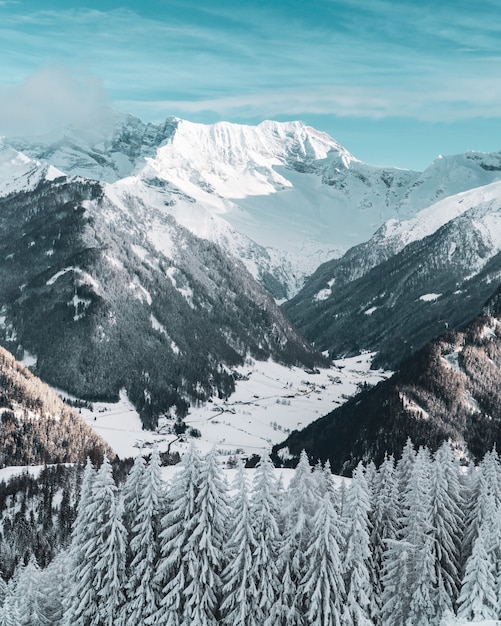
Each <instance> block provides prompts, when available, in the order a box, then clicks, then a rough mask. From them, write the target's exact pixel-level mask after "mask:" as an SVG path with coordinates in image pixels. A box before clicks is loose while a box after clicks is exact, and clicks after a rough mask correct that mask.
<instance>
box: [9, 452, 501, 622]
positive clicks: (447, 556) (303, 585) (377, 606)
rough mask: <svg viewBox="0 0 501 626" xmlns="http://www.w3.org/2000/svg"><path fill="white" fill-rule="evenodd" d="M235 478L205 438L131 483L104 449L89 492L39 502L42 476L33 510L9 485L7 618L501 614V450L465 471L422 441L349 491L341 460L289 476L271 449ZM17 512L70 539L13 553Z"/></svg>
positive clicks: (141, 471) (87, 481)
mask: <svg viewBox="0 0 501 626" xmlns="http://www.w3.org/2000/svg"><path fill="white" fill-rule="evenodd" d="M225 473H226V472H225V470H223V469H221V464H220V462H219V458H218V454H217V452H216V451H212V452H210V453H208V454H207V455H205V456H201V455H200V454H199V453H198V452H197V451H196V449H195V448H194V447H193V446H192V447H191V449H190V451H189V452H188V453H187V454H186V455H185V456H184V457H183V460H182V463H181V466H180V468H179V470H178V471H177V472H176V473H175V474H174V476H173V478H172V480H170V481H169V482H168V483H166V482H164V480H163V479H162V469H161V462H160V457H159V454H158V452H157V451H156V450H155V451H153V452H152V454H151V455H150V457H149V459H148V460H146V459H145V458H143V457H142V456H138V457H137V458H136V460H135V462H134V465H133V466H132V467H131V469H130V471H129V472H128V474H127V476H126V477H125V479H124V480H118V483H119V484H118V486H117V480H116V477H114V473H113V469H112V465H111V464H110V462H109V461H108V459H107V458H106V457H105V458H104V461H103V462H102V464H101V466H100V467H98V468H95V467H94V466H93V465H92V463H91V462H90V461H88V462H87V465H86V467H85V470H84V471H83V472H81V471H80V473H79V475H80V479H79V480H78V481H77V482H78V494H79V495H78V497H74V494H73V496H72V495H71V493H73V492H72V491H71V490H69V491H68V490H64V489H63V491H62V494H63V496H62V497H61V492H60V490H58V489H53V491H52V492H51V493H52V495H53V497H52V498H49V499H48V500H47V497H45V498H44V497H41V496H40V493H41V492H44V490H45V491H46V489H45V488H43V489H40V492H38V497H35V496H36V495H37V489H36V488H34V487H33V485H34V484H35V483H36V481H32V483H30V484H31V487H30V490H31V497H28V496H26V494H25V497H24V498H23V500H22V505H21V506H20V501H19V497H20V496H19V494H22V493H23V492H22V490H20V489H19V485H17V489H16V490H12V493H13V495H11V496H10V498H9V497H5V493H6V492H5V485H4V491H3V492H2V496H3V499H2V507H3V512H2V515H3V518H2V519H3V526H2V528H3V534H2V543H1V555H2V559H3V561H4V564H5V563H7V562H8V563H9V565H10V570H9V571H4V576H3V577H2V578H1V579H0V602H1V612H0V616H1V618H0V624H9V625H13V626H17V625H23V626H39V625H47V626H49V625H51V626H117V625H125V624H127V625H128V624H144V625H150V624H151V625H153V624H155V625H166V626H184V625H186V626H187V625H188V624H189V625H190V626H211V625H212V626H216V625H218V624H221V625H224V626H254V625H256V626H257V625H268V624H269V625H270V626H271V625H283V626H286V625H287V626H291V625H292V626H307V625H308V626H338V625H339V626H340V625H352V624H353V625H363V626H372V625H373V626H402V625H407V626H418V625H429V626H435V625H436V626H439V625H440V624H443V623H445V622H447V621H448V620H452V619H454V616H457V617H458V618H461V619H464V620H475V621H476V620H480V619H497V618H500V617H501V602H500V597H501V593H500V586H501V549H500V546H501V464H500V459H499V456H498V454H497V452H496V450H493V451H491V452H489V453H487V454H486V455H485V457H484V458H483V460H482V461H481V463H480V464H479V465H478V466H476V467H475V466H473V465H471V466H470V467H467V468H466V467H461V466H459V464H458V462H457V460H456V458H455V456H454V454H453V451H452V449H451V447H450V446H449V445H448V444H443V445H442V446H441V447H440V448H439V449H438V450H437V451H436V452H435V453H434V454H431V453H430V451H429V450H428V449H426V448H420V449H419V450H415V449H414V448H413V446H412V443H411V442H410V441H409V442H408V443H407V445H406V446H405V448H404V450H403V452H402V456H401V458H400V459H399V460H398V461H397V462H395V461H394V459H393V457H387V458H386V459H385V460H384V462H383V463H382V464H381V465H380V467H379V468H376V467H375V466H374V465H373V464H372V463H371V464H369V465H367V466H363V465H362V464H360V465H359V466H358V467H357V469H356V470H355V472H354V474H353V478H352V479H351V480H347V481H345V482H342V483H340V484H339V486H337V485H336V483H335V482H334V481H333V479H332V474H331V472H330V467H329V465H328V464H327V465H326V466H323V467H322V466H321V465H317V466H316V467H315V468H314V469H312V468H311V467H310V464H309V462H308V459H307V457H306V455H305V454H303V455H302V456H301V459H300V462H299V464H298V465H297V467H296V469H295V471H294V474H293V476H292V478H291V480H290V483H289V485H287V486H284V484H283V483H282V481H281V480H278V479H277V473H276V471H275V470H274V468H273V465H272V463H271V461H270V460H269V458H267V457H263V458H262V459H261V462H260V463H259V465H258V466H257V468H256V469H255V470H253V471H252V472H249V471H248V470H246V469H244V468H243V466H242V465H239V466H238V467H237V470H236V472H232V477H233V476H234V479H232V482H231V484H228V481H227V480H226V478H225ZM75 475H76V474H75ZM53 483H54V481H53ZM73 484H75V478H73ZM16 493H17V495H16ZM68 493H69V494H70V495H69V496H68ZM58 494H59V495H58ZM65 494H66V495H65ZM45 495H46V494H45ZM72 498H73V499H74V500H75V502H74V504H76V508H75V507H74V508H73V509H72V506H71V500H72ZM34 502H38V504H37V506H34V504H33V503H34ZM40 502H45V507H44V506H41V505H40ZM63 507H66V509H65V515H61V509H62V508H63ZM47 509H48V510H49V514H47ZM72 511H74V514H72ZM9 515H15V523H16V524H18V525H19V524H21V523H22V521H23V520H24V523H25V524H29V523H31V524H32V526H33V527H38V528H39V532H38V535H37V536H38V543H39V544H40V541H41V539H40V537H42V539H43V535H44V532H45V533H50V532H52V533H54V536H53V538H52V539H51V540H50V541H51V542H52V544H53V546H54V545H56V544H58V545H59V547H58V549H57V550H54V553H53V554H50V555H48V554H47V553H43V552H40V551H39V552H38V553H36V551H35V550H34V548H33V545H32V546H31V547H30V545H25V546H24V547H23V551H22V552H21V553H20V554H19V555H18V556H17V559H16V560H17V562H16V563H13V561H12V558H11V560H10V561H8V559H7V553H6V551H5V550H6V544H9V545H12V543H13V542H12V539H11V538H9V537H6V536H5V533H6V529H8V528H9V527H11V526H12V523H6V520H7V519H10V518H9ZM71 518H73V519H71ZM68 519H71V528H69V527H68V523H67V520H68ZM63 520H66V522H64V524H63ZM42 522H43V523H42ZM63 525H64V528H63V527H62V526H63ZM56 537H57V540H56ZM14 543H15V542H14ZM42 543H43V541H42ZM49 543H50V542H49ZM37 554H38V558H37ZM40 555H42V557H41V556H40ZM43 555H45V556H43ZM11 557H12V555H11ZM40 560H42V561H44V562H43V563H39V562H38V561H40Z"/></svg>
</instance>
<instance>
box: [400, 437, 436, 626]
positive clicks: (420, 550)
mask: <svg viewBox="0 0 501 626" xmlns="http://www.w3.org/2000/svg"><path fill="white" fill-rule="evenodd" d="M430 475H431V460H430V455H429V451H428V450H427V449H425V448H420V450H419V452H418V454H417V455H416V460H415V462H414V465H413V468H412V472H411V475H410V479H409V482H408V486H407V491H406V492H405V493H404V494H403V506H402V513H403V515H402V538H403V539H404V541H406V542H407V543H408V544H409V545H410V546H411V548H410V554H409V575H410V578H409V583H410V590H411V597H410V604H409V614H408V615H407V619H406V623H409V624H412V623H413V621H416V622H422V621H423V620H425V619H428V621H429V623H433V620H434V619H435V613H436V606H437V602H436V587H435V584H434V578H435V577H434V576H428V577H424V578H423V571H422V568H423V567H424V565H425V564H426V565H429V564H430V555H429V552H430V546H433V542H430V539H432V538H433V527H432V523H431V521H432V502H431V491H430ZM431 571H432V572H434V568H432V570H431ZM426 586H427V588H426V589H425V587H426ZM425 600H428V604H427V605H426V606H425V605H424V601H425Z"/></svg>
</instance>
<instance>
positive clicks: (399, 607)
mask: <svg viewBox="0 0 501 626" xmlns="http://www.w3.org/2000/svg"><path fill="white" fill-rule="evenodd" d="M386 546H387V547H386V550H385V552H384V555H383V568H382V572H381V585H382V589H383V591H382V594H381V603H380V604H381V609H380V613H379V615H380V618H379V623H380V624H381V625H384V626H403V624H405V623H406V620H407V616H408V615H409V609H410V603H411V583H410V580H411V575H410V563H409V561H410V555H411V550H412V546H411V545H410V544H409V543H407V542H406V541H404V540H403V539H401V538H400V539H397V540H395V539H387V540H386Z"/></svg>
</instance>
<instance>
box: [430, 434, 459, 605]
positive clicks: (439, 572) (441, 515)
mask: <svg viewBox="0 0 501 626" xmlns="http://www.w3.org/2000/svg"><path fill="white" fill-rule="evenodd" d="M431 505H432V510H431V525H432V529H433V530H432V534H433V552H434V559H433V560H434V569H435V576H434V577H435V580H436V588H437V592H438V593H437V612H438V614H439V615H445V614H451V613H452V612H453V607H454V604H455V602H456V599H457V596H458V593H459V587H460V581H461V574H460V548H461V536H462V534H463V527H464V521H463V510H464V501H463V498H462V495H461V484H460V481H459V472H458V468H457V465H456V462H455V459H454V456H453V454H452V450H451V447H450V445H449V444H448V443H444V444H442V446H441V447H440V448H439V449H438V450H437V452H436V454H435V461H434V463H433V469H432V475H431Z"/></svg>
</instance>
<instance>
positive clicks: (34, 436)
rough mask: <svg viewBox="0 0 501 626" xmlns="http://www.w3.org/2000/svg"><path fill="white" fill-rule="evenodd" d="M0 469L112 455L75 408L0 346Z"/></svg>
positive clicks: (81, 461) (72, 461)
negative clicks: (7, 466) (68, 404)
mask: <svg viewBox="0 0 501 626" xmlns="http://www.w3.org/2000/svg"><path fill="white" fill-rule="evenodd" d="M0 416H1V417H0V467H5V466H6V465H32V464H45V463H77V462H78V463H83V462H84V461H85V459H86V458H87V457H88V456H91V458H93V459H94V460H99V459H100V458H102V456H103V454H104V453H105V452H106V453H107V454H108V456H109V457H113V456H114V453H113V452H112V450H111V449H110V448H109V447H108V446H107V444H106V443H105V442H104V441H103V440H102V439H101V438H100V437H99V436H98V435H96V433H95V432H94V431H93V430H92V428H90V426H87V424H86V423H85V422H84V421H83V419H82V418H81V417H80V416H79V415H78V413H77V412H76V411H74V410H73V409H71V408H70V407H69V406H67V405H66V404H64V402H63V401H62V400H61V399H60V398H59V396H58V395H56V394H55V393H54V392H53V391H52V390H51V389H50V388H49V387H48V386H47V385H46V384H44V383H42V381H41V380H40V379H39V378H37V377H36V376H34V375H33V374H32V373H31V372H30V371H29V370H28V369H27V368H26V367H24V366H23V365H21V363H19V362H18V361H16V360H15V359H14V357H13V356H12V354H10V353H9V352H8V351H7V350H5V349H4V348H0Z"/></svg>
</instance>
